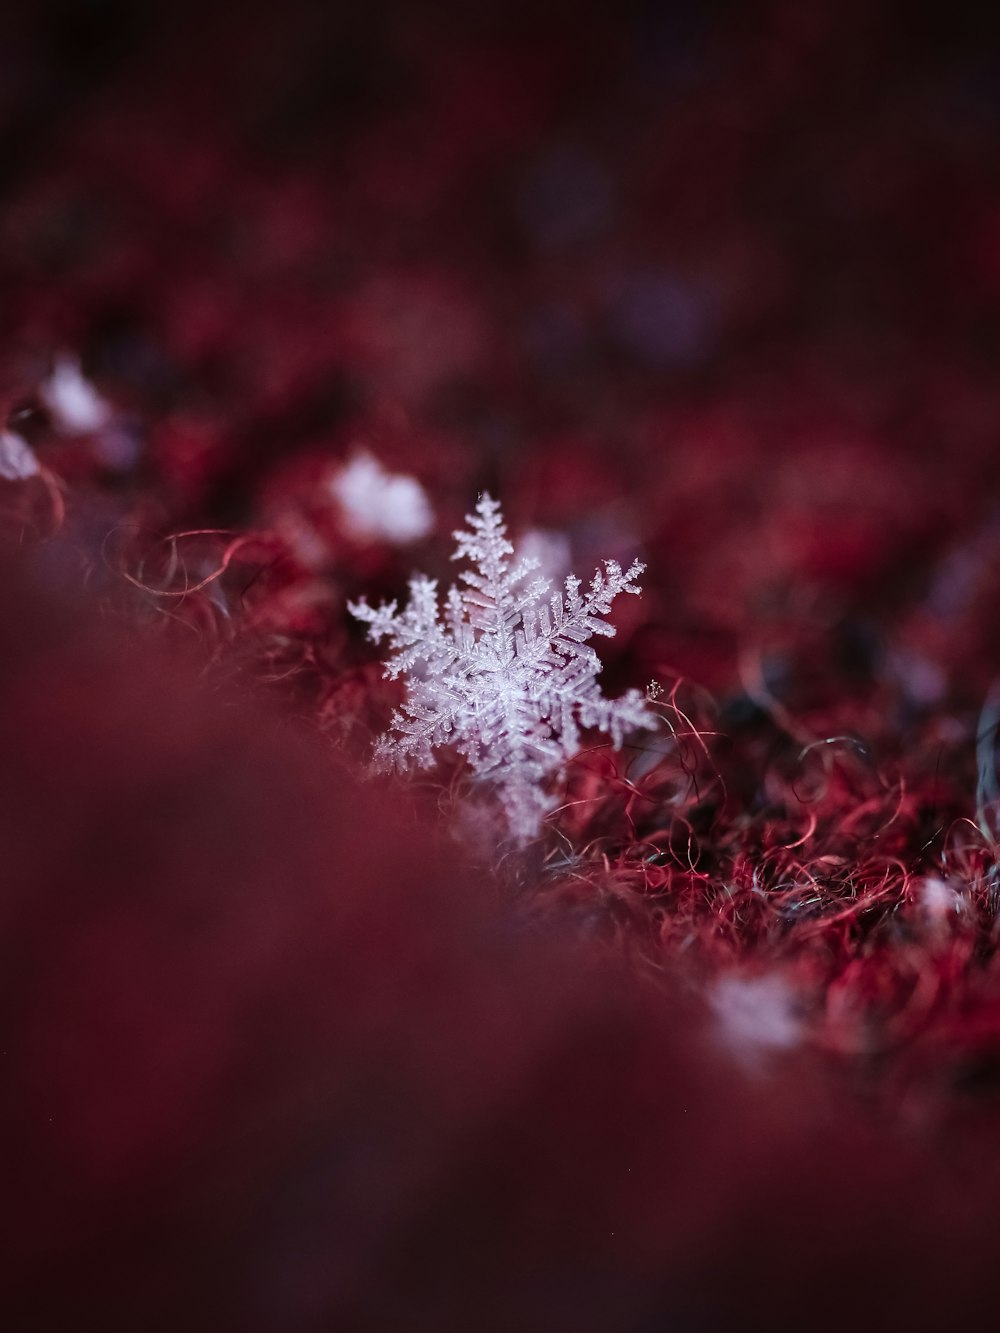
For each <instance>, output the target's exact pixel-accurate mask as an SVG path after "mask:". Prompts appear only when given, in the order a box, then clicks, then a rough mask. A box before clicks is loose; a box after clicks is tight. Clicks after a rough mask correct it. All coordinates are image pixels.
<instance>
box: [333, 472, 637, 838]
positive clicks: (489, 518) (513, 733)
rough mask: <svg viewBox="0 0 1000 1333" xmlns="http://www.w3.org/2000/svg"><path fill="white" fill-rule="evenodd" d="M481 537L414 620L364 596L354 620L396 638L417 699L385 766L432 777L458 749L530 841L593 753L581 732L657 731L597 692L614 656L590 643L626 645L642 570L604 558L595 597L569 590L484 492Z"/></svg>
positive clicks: (382, 745) (397, 667) (422, 583)
mask: <svg viewBox="0 0 1000 1333" xmlns="http://www.w3.org/2000/svg"><path fill="white" fill-rule="evenodd" d="M466 521H467V523H468V524H469V528H468V529H467V530H462V531H459V532H456V533H455V534H454V536H455V540H456V542H457V543H458V545H457V549H456V551H455V554H454V556H453V557H452V559H454V560H461V559H465V560H467V561H468V562H469V565H470V567H469V568H466V569H463V570H462V571H461V573H460V576H459V577H460V578H461V580H462V582H463V583H464V584H465V585H466V586H465V587H463V588H458V587H454V586H453V587H452V588H451V590H450V591H449V592H448V595H447V597H446V598H445V602H444V606H443V608H442V607H441V606H440V605H439V599H438V590H437V580H435V579H430V578H426V577H425V576H423V575H418V576H417V577H415V578H413V579H411V580H410V598H409V602H408V604H407V606H406V607H405V609H404V610H402V611H400V610H399V609H398V606H397V603H396V602H390V603H389V604H388V605H385V604H382V605H381V606H379V607H378V608H373V607H371V606H369V605H368V603H367V601H366V600H365V599H364V598H362V600H361V601H360V602H355V603H351V604H350V607H349V609H350V611H351V614H352V615H354V616H356V617H357V618H358V619H359V620H362V621H364V622H365V623H366V624H367V625H368V634H369V638H370V639H371V640H372V641H373V642H375V643H380V642H381V641H382V639H388V641H389V645H390V653H389V658H388V661H387V663H386V666H385V674H386V675H387V676H388V677H390V678H392V679H398V678H400V677H402V678H403V679H404V680H405V682H406V695H405V698H404V701H403V704H402V707H401V708H400V709H398V710H397V711H396V712H394V713H393V717H392V722H391V726H390V730H389V731H388V732H387V733H386V734H385V735H383V736H381V737H380V738H379V740H378V741H377V743H376V747H375V764H376V767H377V768H379V769H383V770H391V769H394V768H395V769H398V770H400V771H404V770H406V769H407V768H408V767H410V766H411V765H416V766H417V767H419V768H429V767H431V766H432V765H433V763H434V758H435V756H434V751H435V750H437V749H438V748H439V747H441V746H452V747H454V749H456V750H457V751H458V752H459V754H461V755H463V756H464V757H465V759H466V760H467V761H468V763H469V766H470V768H471V770H472V772H473V774H474V775H475V777H476V779H477V780H478V781H480V782H483V783H488V784H490V785H491V786H492V787H493V788H495V789H496V792H497V794H498V796H499V799H500V803H501V805H502V807H503V811H504V814H505V816H506V820H507V824H508V827H509V829H510V832H511V834H512V835H513V837H514V838H515V839H516V840H517V841H518V842H522V843H523V842H527V841H528V840H529V839H530V838H532V837H534V836H535V834H537V832H538V830H539V827H540V824H541V821H542V818H543V817H544V815H545V814H546V813H547V812H548V811H549V810H551V809H552V808H553V806H554V805H555V804H556V800H555V797H554V796H553V795H552V793H551V791H550V790H549V788H550V785H551V781H550V780H551V779H552V777H553V775H554V774H556V773H557V772H558V770H559V768H560V767H561V766H562V764H563V763H564V762H565V761H566V760H567V759H570V758H571V757H572V756H573V755H574V754H576V753H577V752H578V751H579V748H580V731H581V728H588V727H592V728H596V729H598V730H600V731H603V732H605V733H607V734H609V735H610V736H611V739H612V741H613V743H614V745H615V747H616V748H617V747H619V746H620V745H621V744H622V741H623V740H624V738H625V734H626V732H628V731H631V730H632V729H634V728H638V727H650V726H653V725H655V717H654V715H653V713H652V712H651V711H650V709H649V708H648V707H647V706H646V702H645V700H644V698H643V696H642V695H641V694H640V693H639V691H638V690H629V691H628V692H627V693H626V694H624V695H623V696H622V697H621V698H620V699H606V698H605V697H604V695H603V694H602V693H601V690H600V687H599V685H598V683H597V675H598V673H599V672H600V669H601V663H600V659H599V658H598V656H597V654H596V653H595V652H594V650H593V648H591V647H590V646H589V644H588V642H587V641H588V639H590V638H591V637H592V636H593V635H595V634H604V635H613V634H614V632H615V631H614V627H613V626H612V625H610V624H608V622H607V621H606V620H604V619H602V617H603V616H605V615H607V614H608V613H609V612H610V610H611V605H612V603H613V602H614V600H615V598H616V597H617V596H618V595H619V594H620V593H631V594H633V595H638V594H639V592H640V591H641V589H640V588H639V587H638V586H637V585H636V582H635V580H636V579H637V578H638V577H639V575H640V574H641V573H642V571H643V569H644V568H645V566H644V565H642V564H641V563H640V562H639V561H638V560H636V561H634V562H633V564H632V565H631V567H630V568H629V569H628V571H627V572H624V573H623V572H622V568H621V566H620V565H619V564H618V562H617V561H616V560H606V561H604V568H603V570H600V569H599V570H598V571H597V572H596V573H595V574H594V577H593V579H592V580H591V583H590V587H589V588H588V589H587V590H586V591H583V590H582V589H581V583H580V580H579V579H578V578H576V577H575V576H574V575H572V574H571V575H569V577H568V578H567V579H566V581H565V585H564V589H563V591H562V592H555V593H552V594H551V595H548V594H549V588H550V586H551V585H550V583H549V581H548V580H547V579H542V578H535V579H533V580H531V581H530V582H527V579H528V575H529V574H531V573H532V571H533V570H535V569H536V568H537V565H538V562H537V561H535V560H530V559H529V560H521V561H518V562H514V561H512V560H511V556H512V555H513V550H514V548H513V547H512V546H511V544H510V542H509V541H508V540H507V536H506V531H507V529H506V525H505V524H504V521H503V516H502V514H501V511H500V505H499V504H498V503H497V501H495V500H493V499H492V498H491V497H490V496H489V495H483V496H482V498H481V499H480V501H479V503H478V504H477V505H476V512H475V513H474V514H470V515H468V516H467V519H466Z"/></svg>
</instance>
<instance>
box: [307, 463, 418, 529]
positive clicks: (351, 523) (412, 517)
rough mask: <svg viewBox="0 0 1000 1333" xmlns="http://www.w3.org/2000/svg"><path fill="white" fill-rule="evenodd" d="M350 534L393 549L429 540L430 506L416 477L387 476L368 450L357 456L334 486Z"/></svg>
mask: <svg viewBox="0 0 1000 1333" xmlns="http://www.w3.org/2000/svg"><path fill="white" fill-rule="evenodd" d="M330 490H331V491H332V492H333V495H334V497H335V498H336V500H337V502H338V504H339V505H340V508H341V513H342V514H343V518H344V524H345V526H346V528H347V530H348V531H349V532H350V534H351V535H352V536H354V537H356V538H358V539H359V540H361V541H386V542H389V543H390V545H393V546H405V545H406V544H408V543H409V542H414V541H418V540H419V539H420V538H421V537H426V536H427V534H428V532H430V530H431V528H432V526H433V524H434V516H433V514H432V513H431V506H430V502H429V501H428V499H427V495H426V493H425V492H424V489H423V487H422V486H421V485H420V483H419V482H418V481H417V480H416V479H415V478H414V477H408V476H407V475H406V474H405V473H403V472H387V471H386V469H385V468H384V467H383V466H382V464H381V463H380V462H379V461H378V459H377V458H374V457H373V456H372V455H371V454H370V453H368V451H367V450H365V449H362V450H360V451H359V452H357V453H356V454H355V455H354V457H353V458H352V459H351V461H350V462H349V463H347V464H346V465H345V466H344V467H343V468H341V470H340V471H339V472H338V473H337V474H336V476H335V477H334V478H333V479H332V481H331V482H330Z"/></svg>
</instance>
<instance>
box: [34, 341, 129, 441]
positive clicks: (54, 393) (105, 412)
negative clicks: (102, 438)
mask: <svg viewBox="0 0 1000 1333" xmlns="http://www.w3.org/2000/svg"><path fill="white" fill-rule="evenodd" d="M41 399H42V402H43V403H44V404H45V406H46V408H47V409H48V411H49V412H50V413H51V415H52V420H53V422H54V423H55V427H56V429H57V430H59V431H61V432H62V434H64V435H91V434H93V433H94V432H95V431H99V430H103V429H104V427H105V426H107V425H109V424H110V422H111V420H112V417H113V415H114V413H113V412H112V409H111V406H110V404H108V403H107V402H105V400H104V399H103V398H102V397H101V395H100V394H99V393H98V392H97V390H96V389H95V388H94V386H93V385H92V384H91V383H90V381H89V380H88V379H85V378H84V375H83V373H82V371H81V370H80V363H79V361H77V360H76V359H75V358H74V357H71V356H61V357H60V358H59V359H58V360H57V361H56V363H55V366H54V367H53V369H52V374H51V375H50V376H49V378H48V379H47V380H46V381H45V383H44V384H43V385H42V388H41Z"/></svg>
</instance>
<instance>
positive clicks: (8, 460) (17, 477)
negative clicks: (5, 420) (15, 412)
mask: <svg viewBox="0 0 1000 1333" xmlns="http://www.w3.org/2000/svg"><path fill="white" fill-rule="evenodd" d="M39 471H40V469H39V466H38V459H37V458H36V456H35V451H34V450H33V449H32V447H31V445H30V444H29V443H28V441H27V440H25V439H23V438H22V437H21V436H20V435H18V434H16V433H15V432H14V431H12V430H0V477H3V479H4V481H25V480H27V478H28V477H37V476H38V473H39Z"/></svg>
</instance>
